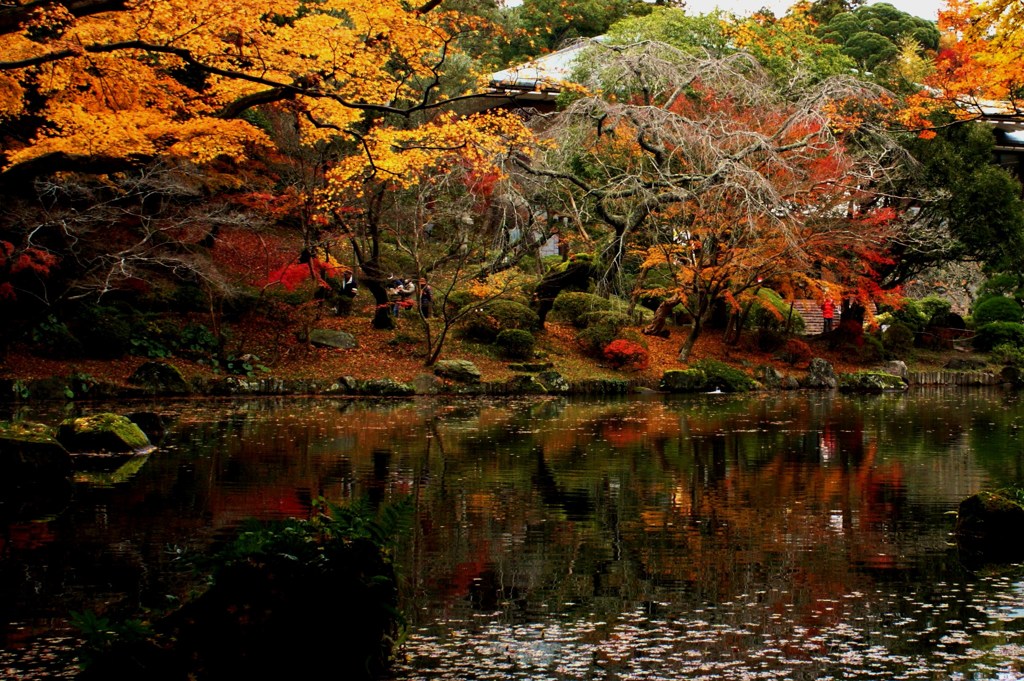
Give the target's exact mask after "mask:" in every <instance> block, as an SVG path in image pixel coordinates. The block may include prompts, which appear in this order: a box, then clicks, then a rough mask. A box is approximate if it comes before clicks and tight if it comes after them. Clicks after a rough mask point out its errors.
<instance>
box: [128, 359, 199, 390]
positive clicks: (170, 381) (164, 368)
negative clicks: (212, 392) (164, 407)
mask: <svg viewBox="0 0 1024 681" xmlns="http://www.w3.org/2000/svg"><path fill="white" fill-rule="evenodd" d="M128 382H129V383H131V384H132V385H137V386H139V387H141V388H142V389H143V390H144V391H146V392H148V393H152V394H154V395H187V394H189V393H191V392H192V387H191V386H190V385H189V383H188V381H186V380H185V377H184V376H182V375H181V372H180V371H179V370H178V367H176V366H174V365H173V364H169V363H167V362H146V363H145V364H143V365H142V366H140V367H139V368H138V369H136V370H135V373H133V374H132V375H131V376H130V377H129V378H128Z"/></svg>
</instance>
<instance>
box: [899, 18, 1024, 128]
mask: <svg viewBox="0 0 1024 681" xmlns="http://www.w3.org/2000/svg"><path fill="white" fill-rule="evenodd" d="M939 28H940V29H941V30H942V32H943V36H942V42H941V48H940V51H939V54H938V55H937V57H936V60H935V71H934V73H933V74H932V75H931V76H930V77H929V78H927V79H926V81H925V84H926V85H927V89H926V90H923V91H922V92H920V93H919V94H918V95H916V96H915V97H913V98H911V100H910V102H909V106H908V108H907V110H906V114H905V117H906V121H907V122H908V124H909V125H910V126H912V127H915V128H922V129H923V131H924V132H923V136H925V137H930V136H932V135H934V132H932V131H931V127H932V126H933V125H934V124H935V119H934V117H932V116H931V114H933V113H935V112H936V111H944V112H946V113H947V114H952V115H953V116H954V117H955V118H957V119H968V118H982V117H985V116H988V115H992V114H997V115H1012V116H1020V115H1021V114H1022V113H1024V71H1022V69H1021V63H1022V61H1024V7H1022V6H1021V3H1019V2H1015V1H1014V0H951V2H949V3H948V7H947V9H946V10H945V11H943V12H940V13H939ZM941 120H942V119H939V121H940V122H941Z"/></svg>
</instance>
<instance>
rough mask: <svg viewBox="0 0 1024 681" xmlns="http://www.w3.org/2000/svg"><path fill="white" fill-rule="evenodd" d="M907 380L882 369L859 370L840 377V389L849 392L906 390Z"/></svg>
mask: <svg viewBox="0 0 1024 681" xmlns="http://www.w3.org/2000/svg"><path fill="white" fill-rule="evenodd" d="M906 389H907V382H906V381H904V380H903V379H902V378H900V377H899V376H894V375H893V374H886V373H882V372H881V371H858V372H856V373H852V374H843V375H842V376H840V378H839V390H840V391H841V392H847V393H882V392H887V391H891V390H906Z"/></svg>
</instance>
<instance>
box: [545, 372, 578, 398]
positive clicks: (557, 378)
mask: <svg viewBox="0 0 1024 681" xmlns="http://www.w3.org/2000/svg"><path fill="white" fill-rule="evenodd" d="M537 381H538V382H539V383H540V384H541V385H542V386H544V389H545V390H547V391H548V392H549V393H552V394H557V393H567V392H569V390H570V388H571V386H570V385H569V381H567V380H565V377H564V376H562V374H560V373H558V372H557V371H555V370H553V369H549V370H547V371H541V372H540V373H539V374H537Z"/></svg>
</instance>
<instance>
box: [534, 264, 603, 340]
mask: <svg viewBox="0 0 1024 681" xmlns="http://www.w3.org/2000/svg"><path fill="white" fill-rule="evenodd" d="M593 273H594V268H593V266H592V265H591V263H590V261H588V260H577V261H570V262H567V263H563V264H561V265H559V266H557V267H553V268H551V269H550V270H548V273H547V274H545V275H544V278H543V279H541V280H540V282H539V283H538V284H537V288H536V289H534V294H533V295H534V306H535V307H536V309H537V316H538V317H539V318H540V328H542V329H543V328H544V322H545V320H546V319H547V316H548V312H551V308H552V307H553V306H554V304H555V298H557V297H558V294H559V293H561V292H562V291H563V290H565V289H568V288H579V289H584V290H585V289H586V285H587V283H588V282H589V281H590V278H591V277H592V276H593Z"/></svg>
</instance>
